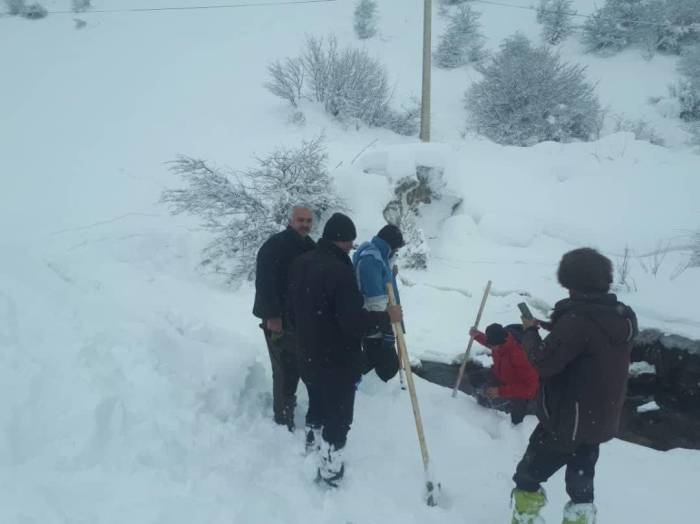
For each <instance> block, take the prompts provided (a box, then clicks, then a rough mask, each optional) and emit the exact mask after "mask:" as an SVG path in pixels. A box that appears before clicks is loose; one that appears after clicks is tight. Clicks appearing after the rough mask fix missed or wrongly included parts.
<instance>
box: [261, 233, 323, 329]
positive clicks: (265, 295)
mask: <svg viewBox="0 0 700 524" xmlns="http://www.w3.org/2000/svg"><path fill="white" fill-rule="evenodd" d="M314 245H315V244H314V241H313V240H311V239H310V238H309V237H302V236H301V235H300V234H299V233H297V232H296V231H294V229H292V228H291V227H287V229H285V230H284V231H281V232H279V233H276V234H274V235H272V236H271V237H270V238H268V239H267V240H266V241H265V243H264V244H263V245H262V247H260V250H259V251H258V257H257V262H256V269H255V304H254V305H253V315H255V316H256V317H258V318H260V319H262V320H266V319H268V318H277V317H281V318H284V316H285V312H286V309H285V304H286V301H287V283H288V280H289V268H290V266H291V265H292V261H293V260H294V259H295V258H297V257H298V256H299V255H301V254H302V253H305V252H307V251H310V250H312V249H313V248H314Z"/></svg>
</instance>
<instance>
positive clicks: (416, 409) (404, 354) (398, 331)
mask: <svg viewBox="0 0 700 524" xmlns="http://www.w3.org/2000/svg"><path fill="white" fill-rule="evenodd" d="M386 290H387V294H388V295H389V305H392V306H393V305H395V304H396V296H395V295H394V286H393V285H392V284H391V282H388V283H387V285H386ZM392 327H393V328H394V334H395V335H396V341H397V344H398V346H399V352H400V354H401V363H402V364H403V369H404V371H405V373H406V383H407V384H408V392H409V395H410V397H411V406H412V407H413V417H414V418H415V420H416V432H417V433H418V443H419V444H420V453H421V457H422V458H423V470H424V471H425V488H426V497H425V500H426V502H427V504H428V506H437V496H438V493H437V489H438V487H439V484H436V483H435V481H434V480H433V478H432V475H431V473H430V456H429V455H428V445H427V444H426V442H425V432H424V431H423V419H422V418H421V414H420V406H419V405H418V397H417V396H416V385H415V383H414V382H413V372H412V370H411V362H410V360H409V358H408V350H407V349H406V339H405V337H404V333H403V328H402V327H401V322H393V323H392Z"/></svg>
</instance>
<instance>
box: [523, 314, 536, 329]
mask: <svg viewBox="0 0 700 524" xmlns="http://www.w3.org/2000/svg"><path fill="white" fill-rule="evenodd" d="M520 320H521V321H522V323H523V329H528V328H531V327H540V323H539V321H538V320H537V319H536V318H525V317H520Z"/></svg>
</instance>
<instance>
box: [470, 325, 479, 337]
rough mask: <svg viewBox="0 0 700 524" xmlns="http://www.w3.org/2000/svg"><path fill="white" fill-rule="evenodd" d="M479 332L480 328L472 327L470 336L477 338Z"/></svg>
mask: <svg viewBox="0 0 700 524" xmlns="http://www.w3.org/2000/svg"><path fill="white" fill-rule="evenodd" d="M478 334H479V330H478V329H476V328H475V327H473V326H472V327H470V328H469V336H470V337H472V338H476V336H477V335H478Z"/></svg>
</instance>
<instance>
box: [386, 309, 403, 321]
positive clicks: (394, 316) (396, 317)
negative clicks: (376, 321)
mask: <svg viewBox="0 0 700 524" xmlns="http://www.w3.org/2000/svg"><path fill="white" fill-rule="evenodd" d="M386 312H387V313H389V319H391V323H392V324H396V323H397V322H401V321H403V310H402V309H401V306H399V305H395V306H388V307H387V308H386Z"/></svg>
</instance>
